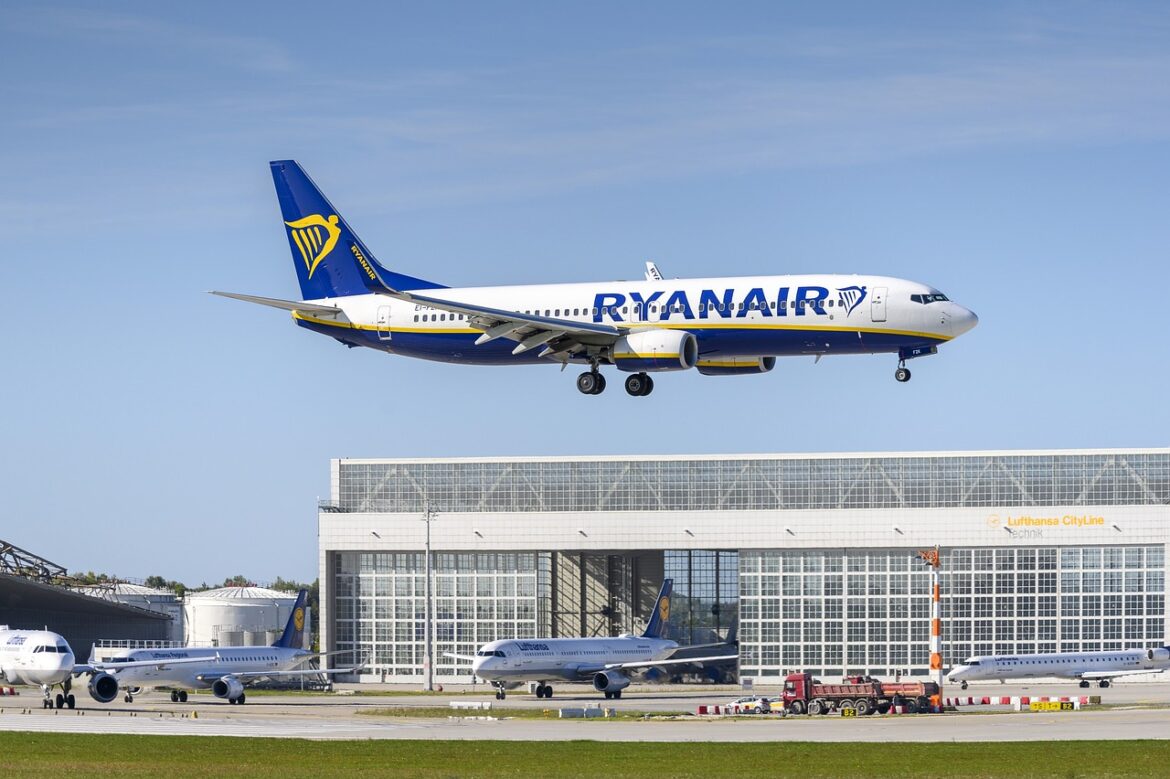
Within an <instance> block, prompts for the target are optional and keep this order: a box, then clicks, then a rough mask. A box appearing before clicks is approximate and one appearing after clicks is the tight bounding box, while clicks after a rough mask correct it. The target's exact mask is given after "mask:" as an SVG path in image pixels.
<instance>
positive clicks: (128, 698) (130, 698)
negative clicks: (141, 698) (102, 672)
mask: <svg viewBox="0 0 1170 779" xmlns="http://www.w3.org/2000/svg"><path fill="white" fill-rule="evenodd" d="M122 700H124V701H126V703H133V702H134V696H133V695H131V694H130V693H126V696H125V697H124V698H122Z"/></svg>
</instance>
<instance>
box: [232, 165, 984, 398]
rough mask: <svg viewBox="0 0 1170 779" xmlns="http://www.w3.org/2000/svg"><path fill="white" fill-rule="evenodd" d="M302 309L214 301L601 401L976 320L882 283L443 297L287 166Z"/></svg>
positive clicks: (722, 283) (901, 351)
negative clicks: (555, 367) (518, 373)
mask: <svg viewBox="0 0 1170 779" xmlns="http://www.w3.org/2000/svg"><path fill="white" fill-rule="evenodd" d="M270 165H271V168H272V178H273V180H274V182H275V183H276V194H277V198H278V200H279V201H280V209H281V213H282V216H283V221H284V225H285V231H286V235H287V238H288V242H289V246H290V248H291V251H292V255H293V262H294V264H295V266H296V270H297V278H298V279H299V281H300V288H301V294H302V296H303V297H304V300H299V301H298V300H280V299H275V298H266V297H258V296H255V295H242V294H237V293H230V292H213V293H212V294H216V295H222V296H224V297H230V298H235V299H238V300H244V301H248V302H251V303H259V304H262V305H266V306H273V307H275V308H282V309H286V310H288V311H290V312H292V317H293V319H294V320H295V321H296V323H297V324H298V325H300V326H301V327H305V328H308V329H309V330H313V331H316V332H318V333H323V334H325V335H328V336H331V337H333V338H335V339H337V340H338V341H340V342H341V343H343V344H345V345H346V346H350V347H354V346H365V347H370V348H374V349H380V350H382V351H385V352H389V353H392V354H401V355H405V356H408V357H420V358H423V359H428V360H438V361H441V362H450V363H459V364H467V365H526V364H542V363H552V364H559V365H561V366H562V368H563V367H565V366H567V365H568V364H570V363H572V364H576V365H583V366H588V368H589V370H587V371H586V372H584V373H582V374H580V375H579V376H578V377H577V389H579V390H580V391H581V392H583V393H585V394H587V395H596V394H599V393H600V392H602V391H603V390H604V389H605V376H604V375H603V374H602V373H601V372H600V368H601V366H603V365H612V366H614V367H616V368H617V369H618V370H620V371H624V372H627V373H629V374H630V375H629V376H628V377H627V378H626V382H625V385H626V392H628V393H629V394H631V395H649V394H650V392H651V391H652V390H653V388H654V381H653V379H652V378H651V377H650V374H651V373H660V372H667V371H685V370H692V369H694V370H698V371H699V373H702V374H704V375H708V376H735V375H744V374H755V373H767V372H768V371H770V370H772V368H773V367H774V366H775V364H776V358H777V357H784V356H798V355H806V356H813V357H815V358H816V359H818V360H819V359H820V358H821V357H824V356H826V355H837V354H876V353H886V354H894V355H897V357H898V368H897V371H896V372H895V378H896V379H897V380H898V381H903V382H904V381H908V380H909V379H910V371H909V370H908V369H907V368H906V361H907V360H909V359H912V358H915V357H922V356H925V355H929V354H935V353H936V352H937V351H938V346H939V345H940V344H943V343H946V342H947V341H950V340H951V339H953V338H956V337H958V336H960V335H962V334H963V333H965V332H967V331H968V330H970V329H971V328H973V327H974V326H975V325H976V323H977V322H978V318H977V317H976V316H975V314H974V313H972V312H971V311H970V310H969V309H967V308H964V307H963V306H961V305H959V304H958V303H955V302H952V301H951V300H949V299H948V298H947V296H946V295H944V294H943V293H942V292H940V291H939V290H937V289H935V288H934V287H930V286H928V285H925V284H919V283H917V282H914V281H906V280H904V279H897V278H890V277H886V276H859V275H850V276H844V275H827V274H825V275H819V274H818V275H801V276H745V277H728V278H705V279H663V278H661V274H660V273H658V272H657V269H656V268H653V267H652V268H651V270H649V271H648V272H647V274H646V276H647V278H646V280H645V281H637V282H626V281H615V282H606V283H585V284H540V285H525V286H508V287H462V288H454V287H447V286H444V285H442V284H438V283H436V282H433V281H426V280H424V279H420V278H416V277H414V276H407V275H404V274H401V273H397V272H395V271H391V270H389V269H387V268H386V267H384V266H383V265H382V264H380V263H379V262H378V261H377V260H375V259H374V255H373V253H372V252H371V251H370V250H369V249H368V248H367V247H366V245H365V244H364V243H362V241H361V239H360V238H358V237H357V234H356V233H354V231H353V230H352V229H351V228H350V227H349V225H348V224H347V223H346V221H345V219H343V218H342V217H341V215H340V213H339V212H338V211H337V209H336V208H334V207H333V205H332V204H331V203H330V202H329V201H328V200H327V199H326V198H325V196H324V195H323V194H322V193H321V191H320V190H319V189H318V188H317V186H316V185H315V184H314V183H313V182H312V180H310V179H309V177H308V175H307V174H306V173H305V171H304V170H303V169H302V168H301V166H300V165H298V164H297V163H296V162H295V161H293V160H281V161H276V162H272V163H270Z"/></svg>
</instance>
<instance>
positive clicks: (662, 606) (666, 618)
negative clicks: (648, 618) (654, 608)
mask: <svg viewBox="0 0 1170 779" xmlns="http://www.w3.org/2000/svg"><path fill="white" fill-rule="evenodd" d="M658 617H659V618H660V619H661V620H662V623H663V624H666V623H667V622H670V596H669V595H668V596H667V597H665V598H663V599H662V602H661V603H659V604H658Z"/></svg>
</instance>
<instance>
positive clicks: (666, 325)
mask: <svg viewBox="0 0 1170 779" xmlns="http://www.w3.org/2000/svg"><path fill="white" fill-rule="evenodd" d="M293 316H294V318H296V319H304V320H305V321H306V322H316V323H317V324H321V325H333V326H334V327H346V328H350V329H353V330H382V331H386V330H389V331H391V332H394V333H474V334H482V333H483V331H482V330H476V329H474V328H470V327H468V328H454V329H439V330H435V329H432V328H429V327H389V328H388V327H379V326H378V325H362V324H354V323H352V322H335V321H333V320H331V319H318V318H316V317H311V316H309V315H307V314H302V313H300V312H293ZM662 329H664V330H717V329H718V330H726V329H740V330H800V331H801V332H806V333H819V332H838V333H871V334H874V335H907V336H911V337H914V338H926V339H930V340H933V341H949V340H951V338H952V336H948V335H941V334H934V333H920V332H917V331H914V330H879V329H878V328H866V327H802V326H799V325H746V324H745V325H697V326H696V325H682V324H670V323H663V325H662Z"/></svg>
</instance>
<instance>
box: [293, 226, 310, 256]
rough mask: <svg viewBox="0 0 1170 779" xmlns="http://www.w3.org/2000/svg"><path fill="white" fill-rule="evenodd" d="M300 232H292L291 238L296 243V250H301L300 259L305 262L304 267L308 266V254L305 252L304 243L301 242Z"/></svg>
mask: <svg viewBox="0 0 1170 779" xmlns="http://www.w3.org/2000/svg"><path fill="white" fill-rule="evenodd" d="M300 232H301V231H300V230H293V231H292V237H293V240H294V241H296V244H297V248H298V249H300V250H301V259H303V260H304V261H305V265H308V264H309V253H308V251H306V250H305V245H304V243H302V242H301V235H300Z"/></svg>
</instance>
